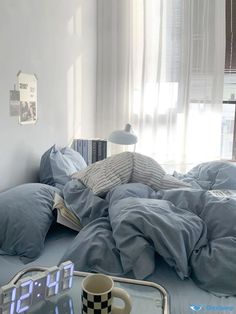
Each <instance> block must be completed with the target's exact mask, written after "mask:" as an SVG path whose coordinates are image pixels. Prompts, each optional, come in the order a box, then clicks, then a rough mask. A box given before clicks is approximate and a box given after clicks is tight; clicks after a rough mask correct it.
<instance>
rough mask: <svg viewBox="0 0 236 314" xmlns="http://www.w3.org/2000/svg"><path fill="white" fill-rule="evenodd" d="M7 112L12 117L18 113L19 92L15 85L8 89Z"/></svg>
mask: <svg viewBox="0 0 236 314" xmlns="http://www.w3.org/2000/svg"><path fill="white" fill-rule="evenodd" d="M9 113H10V116H12V117H19V115H20V92H19V91H18V90H16V85H14V89H13V90H10V101H9Z"/></svg>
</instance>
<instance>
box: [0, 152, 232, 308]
mask: <svg viewBox="0 0 236 314" xmlns="http://www.w3.org/2000/svg"><path fill="white" fill-rule="evenodd" d="M50 154H51V151H50ZM123 156H124V155H123ZM130 156H131V155H129V156H128V158H127V155H126V156H125V157H124V160H125V162H124V160H122V161H120V159H119V160H118V161H117V160H116V162H114V163H113V162H112V165H113V164H114V169H112V166H111V163H108V165H106V166H104V163H102V164H96V165H92V166H91V167H87V168H85V167H83V169H76V171H78V173H77V175H76V176H74V178H73V179H72V180H67V182H65V181H63V182H62V181H60V180H59V181H57V184H58V186H57V187H55V186H54V187H53V189H54V190H55V189H58V188H59V189H60V190H57V192H58V193H61V194H62V196H63V198H64V201H65V205H66V206H67V208H69V209H70V210H71V211H72V212H73V213H74V214H75V215H76V216H77V217H78V218H79V219H80V222H81V224H82V225H83V226H84V227H83V229H82V230H81V231H80V232H79V233H77V232H74V231H72V230H70V229H68V228H66V227H63V226H59V225H57V224H55V219H54V218H53V217H51V215H50V214H49V213H48V211H47V215H49V216H47V218H48V219H49V220H50V221H49V222H50V224H49V225H50V229H49V232H47V230H48V225H47V227H45V228H44V229H43V230H44V234H45V233H46V234H45V236H46V240H45V246H44V248H41V251H40V254H39V252H34V255H29V254H28V253H29V252H28V251H27V250H28V249H29V247H30V246H28V247H27V250H22V247H21V246H16V244H17V245H18V242H16V243H14V245H15V246H14V250H18V253H17V255H18V256H14V254H13V250H12V251H9V252H8V255H5V254H4V250H3V251H2V253H1V254H2V255H1V256H0V265H1V269H0V284H1V285H3V284H5V283H6V282H8V281H9V280H10V279H11V277H12V276H13V275H14V274H15V273H16V272H17V271H19V270H21V269H22V268H25V267H28V266H32V265H41V266H51V265H55V264H59V263H60V262H62V261H65V260H68V259H70V260H72V261H73V262H74V263H75V267H76V269H77V270H81V271H89V272H91V271H92V272H99V271H101V272H104V273H107V274H111V275H117V276H125V277H131V278H137V279H143V280H148V281H153V282H156V283H158V284H160V285H162V286H163V287H164V288H166V290H167V291H168V293H169V296H170V307H171V313H173V314H177V313H178V314H179V313H182V314H185V313H186V314H187V313H191V312H194V311H203V312H209V313H234V312H235V311H236V298H235V294H236V290H235V280H232V278H234V277H235V273H236V268H235V266H234V265H236V261H235V258H236V254H235V252H234V243H235V239H236V236H235V228H234V224H235V223H234V222H235V220H234V218H235V217H234V215H235V213H236V210H235V204H236V198H235V196H234V192H233V191H234V190H236V179H235V178H236V167H235V166H234V165H232V164H231V163H228V162H211V163H204V164H201V165H199V166H197V167H195V168H194V169H192V170H191V171H190V172H188V173H187V174H186V175H181V174H178V173H175V174H174V175H173V176H171V177H169V176H168V175H166V174H165V173H164V174H163V173H162V170H160V168H156V172H155V171H154V170H153V169H154V168H153V167H154V164H153V163H152V161H150V160H149V161H150V162H151V164H150V162H146V163H145V164H142V167H140V164H138V163H139V162H140V159H139V160H138V161H137V162H136V161H135V160H134V159H132V158H133V157H132V158H131V159H130V160H131V161H129V162H131V163H132V165H131V172H132V175H133V178H135V179H134V180H133V181H132V180H130V178H131V176H130V164H129V165H126V166H127V167H125V168H126V169H127V173H126V172H125V171H123V168H121V170H122V171H121V173H122V177H119V176H118V177H119V180H120V181H119V180H118V179H117V175H118V173H117V169H118V168H119V166H117V163H118V164H122V165H124V164H125V163H126V162H127V159H129V158H130ZM132 156H133V155H132ZM119 158H120V157H119ZM122 158H123V157H122ZM145 160H146V159H145ZM44 161H45V159H44ZM135 162H136V164H135ZM134 164H135V165H136V166H135V165H134ZM67 165H68V163H67ZM150 165H151V166H150ZM106 167H108V169H109V171H110V170H112V173H113V174H114V173H115V174H116V178H114V177H112V178H113V179H112V180H111V176H109V180H108V181H107V180H106V178H107V175H108V174H109V171H108V170H107V168H106ZM150 167H151V169H152V171H151V174H150ZM134 168H135V169H136V170H135V169H134ZM140 168H141V169H142V171H143V170H144V169H145V171H146V175H145V176H143V175H142V176H141V175H140ZM101 169H102V172H100V171H101ZM73 171H74V170H73ZM46 173H48V172H47V171H46ZM56 173H57V174H58V173H59V172H58V171H57V172H56ZM104 173H105V174H106V175H105V178H102V176H103V175H104ZM147 173H148V174H149V175H152V177H151V178H150V176H148V175H147ZM153 173H155V175H154V177H153ZM54 174H55V171H54ZM42 177H44V176H43V175H42ZM57 177H58V176H57ZM163 177H164V180H162V179H163ZM127 178H128V179H127ZM64 179H65V177H63V180H64ZM103 179H104V182H103V184H102V186H101V185H99V184H98V183H99V182H101V181H103ZM157 179H158V180H157ZM47 180H48V177H47ZM117 180H118V181H117ZM122 180H123V181H122ZM127 180H128V182H127ZM111 181H112V182H113V183H112V184H111ZM134 181H135V182H134ZM140 181H142V182H140ZM108 182H109V184H108ZM114 182H115V185H114ZM117 182H118V183H117ZM150 182H152V185H150ZM41 184H45V183H41ZM47 184H49V182H47ZM50 184H52V183H51V182H50ZM160 184H162V187H163V186H164V188H163V189H162V187H161V186H160ZM54 185H55V184H54ZM38 188H39V187H38ZM42 188H43V193H45V187H42V186H40V189H42ZM54 190H53V191H54ZM53 191H52V190H50V191H49V192H47V193H48V194H47V201H48V203H47V205H48V204H52V197H51V196H52V194H53ZM55 191H56V190H55ZM55 191H54V192H55ZM219 191H221V192H219ZM21 194H22V193H21ZM32 194H33V193H32ZM35 195H37V197H38V191H37V192H35ZM43 195H44V194H43ZM23 201H24V202H26V199H24V200H23ZM34 201H35V200H34ZM157 204H158V206H157ZM0 208H1V198H0ZM150 208H151V209H150ZM202 208H204V209H205V211H204V212H202V211H201V212H200V209H202ZM206 208H207V211H206ZM146 209H147V214H145V215H143V212H144V211H145V210H146ZM47 210H48V209H47ZM226 211H227V215H225V214H224V213H225V212H226ZM163 212H165V215H164V216H163ZM234 212H235V213H234ZM130 213H131V214H132V215H131V214H130ZM157 213H158V214H157ZM166 217H168V219H167V218H166ZM212 217H213V218H214V219H213V218H212ZM215 217H216V218H215ZM41 218H42V217H39V220H40V219H41ZM44 218H45V215H44V216H43V219H44ZM173 219H174V220H173ZM42 221H44V220H42ZM212 221H213V225H211V223H212ZM157 226H158V228H157ZM177 227H178V228H177ZM176 228H177V229H176ZM40 231H42V228H41V229H40ZM42 239H44V237H43V236H42ZM209 240H211V241H210V242H209ZM214 241H215V242H214ZM41 242H42V241H41ZM43 242H44V241H43ZM209 243H210V244H211V245H208V244H209ZM215 243H216V245H215ZM8 247H9V245H6V244H5V247H4V248H5V249H7V248H8ZM12 247H13V245H11V248H12ZM1 248H2V249H3V247H1ZM202 248H204V250H203V249H202ZM209 248H210V249H209ZM206 249H207V250H206ZM202 251H203V254H200V253H201V252H202ZM14 252H15V251H14ZM199 252H200V253H199ZM212 252H213V253H214V254H213V255H211V254H212ZM31 253H32V252H30V254H31ZM27 254H28V255H27ZM209 254H210V255H209ZM19 256H20V258H21V260H19ZM26 256H27V258H26ZM24 263H27V264H24ZM204 267H205V268H206V269H204Z"/></svg>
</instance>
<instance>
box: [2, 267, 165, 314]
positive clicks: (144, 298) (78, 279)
mask: <svg viewBox="0 0 236 314" xmlns="http://www.w3.org/2000/svg"><path fill="white" fill-rule="evenodd" d="M73 269H74V266H73V263H71V262H70V261H67V262H64V263H62V264H60V265H59V266H58V267H57V266H53V267H51V268H45V267H37V268H28V269H24V270H22V271H20V272H19V273H17V274H16V275H15V276H14V277H13V279H12V280H11V281H10V282H9V283H8V284H7V285H5V286H3V287H0V314H18V313H23V314H26V313H27V314H28V313H31V314H42V313H43V314H44V313H45V314H75V313H76V314H79V313H81V283H82V281H83V279H84V278H85V277H86V276H87V275H90V274H89V273H84V272H78V271H73ZM112 278H113V280H114V284H115V286H116V287H119V288H122V289H124V290H126V291H127V292H128V294H129V295H130V298H131V303H132V311H131V314H143V313H148V314H169V297H168V294H167V292H166V290H165V289H164V288H163V287H162V286H160V285H158V284H155V283H153V282H147V281H139V280H133V279H128V278H119V277H112ZM113 302H114V305H115V306H118V307H121V308H122V307H123V305H122V302H123V301H122V300H121V299H118V298H114V300H113Z"/></svg>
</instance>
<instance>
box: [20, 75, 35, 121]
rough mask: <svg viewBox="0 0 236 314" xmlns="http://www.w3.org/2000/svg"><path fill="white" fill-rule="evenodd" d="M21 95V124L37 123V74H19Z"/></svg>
mask: <svg viewBox="0 0 236 314" xmlns="http://www.w3.org/2000/svg"><path fill="white" fill-rule="evenodd" d="M17 76H18V88H19V93H20V114H19V123H20V124H32V123H36V121H37V77H36V75H35V74H28V73H22V72H19V73H18V75H17Z"/></svg>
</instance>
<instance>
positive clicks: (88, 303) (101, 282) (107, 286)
mask: <svg viewBox="0 0 236 314" xmlns="http://www.w3.org/2000/svg"><path fill="white" fill-rule="evenodd" d="M114 298H120V299H121V300H122V301H123V302H124V306H123V307H116V306H114V305H113V302H114ZM81 307H82V309H81V313H82V314H111V313H112V314H129V313H130V312H131V307H132V305H131V299H130V296H129V294H128V293H127V292H126V291H125V290H124V289H121V288H117V287H114V281H113V280H112V278H111V277H109V276H106V275H103V274H91V275H89V276H87V277H86V278H85V279H84V280H83V281H82V286H81Z"/></svg>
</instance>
